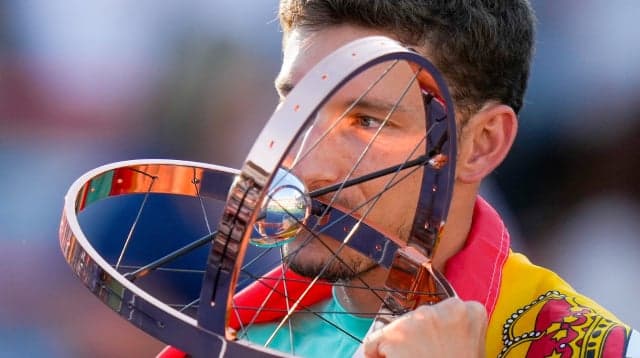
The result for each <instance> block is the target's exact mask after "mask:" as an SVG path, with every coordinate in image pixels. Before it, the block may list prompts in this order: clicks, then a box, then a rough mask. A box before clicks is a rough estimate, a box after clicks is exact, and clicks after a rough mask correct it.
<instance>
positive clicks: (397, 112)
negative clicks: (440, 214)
mask: <svg viewBox="0 0 640 358" xmlns="http://www.w3.org/2000/svg"><path fill="white" fill-rule="evenodd" d="M380 34H382V33H380V32H374V31H372V30H365V29H361V28H356V27H352V26H340V27H332V28H327V29H324V30H320V31H314V32H309V31H305V30H300V29H295V30H293V31H292V32H290V33H289V34H288V36H287V39H286V44H285V48H284V59H283V64H282V68H281V70H280V73H279V75H278V78H277V79H276V87H277V89H278V92H279V94H280V96H281V98H284V97H286V95H287V93H288V92H289V91H290V90H291V89H292V88H293V87H295V86H296V84H297V83H298V82H299V81H300V79H301V78H302V77H303V76H304V75H305V74H306V73H307V72H308V71H309V70H310V69H311V68H312V67H313V66H314V65H315V64H317V63H318V62H319V61H320V60H321V59H322V58H324V57H326V56H327V55H329V54H330V53H331V52H333V51H334V50H336V49H337V48H339V47H341V46H342V45H344V44H346V43H348V42H351V41H353V40H355V39H357V38H361V37H364V36H370V35H380ZM389 68H390V64H389V63H383V64H379V65H376V66H374V67H373V68H371V69H370V70H368V71H366V72H364V73H363V74H361V75H359V76H358V77H356V78H355V79H354V80H351V81H350V82H349V83H348V84H347V85H345V86H344V87H342V88H341V89H339V90H338V91H337V92H336V93H335V94H334V95H333V96H332V97H331V98H330V99H329V101H328V102H327V103H326V104H325V105H324V106H323V107H322V108H321V109H320V111H319V112H318V114H317V116H316V118H315V119H314V121H313V125H312V126H310V127H308V128H307V129H306V131H305V134H304V136H302V137H301V139H300V140H299V141H298V143H296V145H295V146H294V148H295V149H294V150H293V151H292V152H291V153H290V154H289V156H288V157H287V160H286V161H285V166H287V167H289V168H292V169H293V170H292V171H293V173H294V174H295V175H296V176H298V178H300V179H301V180H302V181H303V182H304V183H305V185H306V186H307V188H308V189H309V190H310V191H313V190H315V189H319V188H322V187H326V186H328V185H331V184H336V183H340V182H342V181H343V180H345V178H356V177H359V176H361V175H364V174H368V173H371V172H373V171H376V170H379V169H382V168H387V167H391V166H395V165H398V164H401V163H403V162H405V161H407V160H409V159H412V158H415V157H417V156H419V155H422V154H424V147H425V144H424V138H425V131H426V130H425V123H426V120H425V114H424V104H423V102H422V97H421V95H420V91H419V88H418V85H417V84H416V82H415V81H413V79H414V75H415V73H414V72H413V71H412V70H410V69H409V67H408V66H407V65H406V64H404V63H401V64H399V65H397V66H394V67H392V68H391V70H389ZM385 71H388V74H386V75H385V76H383V77H381V75H382V74H383V73H384V72H385ZM379 78H382V79H381V80H380V81H379V82H378V83H377V84H376V85H375V86H374V87H373V89H371V90H370V91H369V92H368V93H367V94H366V95H365V96H364V98H362V99H361V100H358V101H356V99H358V98H359V97H360V96H361V95H362V94H363V93H365V92H366V91H367V88H368V87H369V86H370V85H371V84H372V83H374V82H375V81H376V80H377V79H379ZM407 88H409V90H408V91H407ZM354 102H357V104H356V106H355V107H353V108H351V109H350V106H351V105H352V104H353V103H354ZM392 108H394V109H393V110H392ZM390 112H391V113H392V114H391V115H389V113H390ZM344 113H347V115H344ZM385 119H387V121H386V124H385V125H384V127H382V130H380V131H379V129H380V127H381V125H382V123H383V122H385ZM416 149H417V150H416ZM363 153H364V154H363ZM407 172H408V171H407ZM407 172H402V174H401V175H398V177H396V178H399V177H401V176H405V175H407V174H408V173H407ZM391 177H392V175H387V176H385V177H381V178H378V179H374V180H370V181H367V182H365V183H362V184H358V185H355V186H352V187H349V188H346V189H344V190H342V191H341V192H339V194H337V195H336V194H335V193H331V194H328V195H326V196H324V197H322V198H321V200H322V201H323V202H325V203H328V202H331V203H332V206H336V207H339V208H341V209H343V210H345V211H350V210H356V216H359V217H364V216H366V218H365V222H366V223H367V224H369V225H370V226H372V227H374V228H376V229H377V230H379V231H381V232H383V233H385V234H386V235H388V236H390V237H393V238H395V239H398V240H401V241H402V240H406V239H407V238H408V235H409V231H410V228H411V224H412V222H413V218H414V213H415V209H416V204H417V199H418V194H419V190H420V180H421V178H422V171H421V170H417V171H415V172H413V173H412V174H410V175H408V176H407V177H406V178H404V179H402V180H401V181H399V182H398V183H397V184H395V185H394V186H393V187H392V188H391V189H388V190H386V192H385V186H386V185H388V183H389V180H390V179H391ZM396 180H397V179H396ZM381 192H385V193H384V194H383V195H381V196H379V199H375V198H376V196H377V195H378V194H379V193H381ZM334 195H335V196H334ZM372 199H374V201H375V205H374V206H373V207H371V208H370V204H365V203H366V202H367V201H369V202H370V203H371V202H372ZM363 204H365V205H363ZM300 236H301V237H300V238H298V239H296V240H294V241H293V242H291V243H289V244H288V245H287V246H286V251H287V252H288V253H289V254H291V253H293V252H296V253H295V254H294V255H291V259H290V260H289V262H288V263H289V265H290V266H291V267H292V268H293V269H294V270H295V271H298V272H299V273H302V274H303V275H307V276H315V275H316V274H317V273H318V271H319V270H320V269H321V268H322V266H323V265H324V263H326V262H327V261H328V260H329V258H330V257H331V256H332V252H331V251H335V250H336V249H337V248H338V246H339V243H338V242H337V241H336V240H333V239H329V238H327V237H323V238H322V239H321V240H322V242H319V239H313V240H305V239H303V238H302V237H303V236H306V235H300ZM340 239H342V238H340ZM327 247H329V248H330V249H327ZM340 259H341V260H334V261H333V263H332V264H331V265H330V267H329V269H328V270H327V272H326V273H325V274H324V277H325V278H328V279H330V280H336V279H349V278H351V277H353V276H354V275H355V274H357V273H360V272H363V271H364V270H367V269H368V268H371V267H373V266H375V263H374V262H373V261H371V260H369V259H368V258H366V257H364V256H363V255H361V254H359V253H358V252H356V251H355V250H352V249H350V248H345V249H344V250H343V251H342V252H341V254H340ZM340 261H342V262H340ZM345 265H346V266H345ZM347 266H348V267H347Z"/></svg>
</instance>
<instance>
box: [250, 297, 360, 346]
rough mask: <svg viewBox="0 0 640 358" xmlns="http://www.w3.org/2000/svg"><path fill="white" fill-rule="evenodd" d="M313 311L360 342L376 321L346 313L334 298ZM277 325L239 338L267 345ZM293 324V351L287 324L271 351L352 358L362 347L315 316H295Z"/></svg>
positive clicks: (256, 327)
mask: <svg viewBox="0 0 640 358" xmlns="http://www.w3.org/2000/svg"><path fill="white" fill-rule="evenodd" d="M311 310H312V311H314V312H323V313H320V315H321V316H322V317H324V318H325V319H326V320H327V321H330V322H332V323H334V324H336V325H337V326H339V327H342V328H343V329H344V330H345V331H347V332H349V333H350V334H352V335H353V336H355V337H357V338H358V339H359V340H360V341H362V339H363V338H364V336H365V335H366V334H367V332H368V331H369V326H371V323H372V322H373V319H372V318H363V317H357V316H354V315H351V314H348V313H346V311H345V310H344V308H343V307H342V306H341V305H340V303H339V302H338V300H336V299H335V296H332V298H331V299H329V300H326V301H324V302H320V303H318V304H316V305H314V306H312V307H311ZM277 325H278V322H274V323H265V324H255V325H253V326H252V327H250V328H248V329H246V330H245V331H244V332H243V333H244V334H245V335H246V336H243V335H241V336H240V337H242V338H244V339H247V340H249V341H251V342H254V343H256V344H260V345H264V343H265V342H266V341H267V339H269V337H270V336H271V333H272V332H273V330H274V329H275V328H276V326H277ZM291 325H292V327H293V350H292V345H291V338H290V335H289V325H288V324H287V323H285V324H284V326H283V327H282V329H280V331H278V333H277V334H276V336H275V338H274V339H273V341H272V342H271V344H269V348H272V349H276V350H278V351H281V352H285V353H289V354H294V355H296V356H301V357H309V358H315V357H320V358H328V357H351V356H352V355H353V353H354V352H355V351H356V350H357V349H358V347H359V346H360V343H359V342H358V341H356V340H355V339H353V338H351V337H349V336H348V335H346V334H345V333H343V332H341V331H339V330H338V329H336V328H335V327H334V326H332V325H330V324H329V323H327V322H325V321H324V320H322V319H321V318H319V317H317V316H315V315H313V314H312V313H308V312H305V311H301V312H300V313H296V314H294V315H293V316H292V318H291Z"/></svg>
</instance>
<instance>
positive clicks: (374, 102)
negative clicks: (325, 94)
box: [341, 98, 415, 113]
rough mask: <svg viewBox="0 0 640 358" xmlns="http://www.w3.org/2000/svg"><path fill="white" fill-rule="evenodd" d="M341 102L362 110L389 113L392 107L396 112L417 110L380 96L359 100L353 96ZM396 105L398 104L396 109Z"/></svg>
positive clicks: (346, 105)
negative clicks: (379, 97)
mask: <svg viewBox="0 0 640 358" xmlns="http://www.w3.org/2000/svg"><path fill="white" fill-rule="evenodd" d="M341 102H342V103H341V105H342V106H343V107H345V108H349V107H351V106H353V107H354V108H358V109H360V110H371V111H375V112H379V113H385V112H386V113H389V112H390V111H391V110H392V109H393V111H394V112H403V113H406V112H415V109H414V110H413V111H412V110H411V109H410V108H408V107H406V106H404V105H403V104H402V103H398V104H397V106H396V102H389V101H387V100H383V99H378V98H362V99H360V100H359V101H358V99H357V98H353V99H348V100H345V101H341ZM356 102H357V103H356ZM394 106H396V107H395V109H394Z"/></svg>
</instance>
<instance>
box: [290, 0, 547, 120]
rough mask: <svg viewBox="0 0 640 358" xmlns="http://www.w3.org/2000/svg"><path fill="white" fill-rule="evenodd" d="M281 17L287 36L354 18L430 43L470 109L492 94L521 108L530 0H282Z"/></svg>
mask: <svg viewBox="0 0 640 358" xmlns="http://www.w3.org/2000/svg"><path fill="white" fill-rule="evenodd" d="M279 17H280V23H281V26H282V29H283V31H284V33H285V36H286V34H287V33H288V32H289V31H291V30H292V29H294V28H296V27H300V28H306V29H310V30H312V31H313V30H320V29H322V28H326V27H329V26H334V25H342V24H351V25H355V26H361V27H365V28H372V29H379V30H383V31H387V32H389V33H392V34H394V35H395V36H396V38H397V39H398V40H400V41H401V42H403V43H405V44H406V45H408V46H414V47H424V48H426V49H427V51H428V52H429V59H430V60H431V61H432V62H433V63H434V64H435V65H436V66H437V67H438V69H440V71H442V73H443V74H444V76H445V78H446V79H447V82H448V84H449V86H450V88H451V92H452V96H453V98H454V100H455V102H456V106H457V107H458V110H461V111H463V113H464V114H465V115H469V114H471V113H473V112H475V111H477V110H478V109H479V108H480V106H481V105H482V104H483V103H484V102H486V101H488V100H496V101H499V102H501V103H504V104H507V105H509V106H511V107H512V108H513V109H514V110H515V111H516V113H517V112H519V111H520V108H521V107H522V104H523V97H524V92H525V89H526V87H527V80H528V77H529V68H530V64H531V57H532V54H533V43H534V35H535V27H534V22H535V16H534V13H533V10H532V8H531V5H530V4H529V1H528V0H448V1H447V0H282V1H281V3H280V10H279Z"/></svg>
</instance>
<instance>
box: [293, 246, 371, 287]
mask: <svg viewBox="0 0 640 358" xmlns="http://www.w3.org/2000/svg"><path fill="white" fill-rule="evenodd" d="M349 250H350V251H352V252H350V253H349V255H342V254H341V255H340V256H339V257H335V255H334V254H332V253H331V251H330V250H329V249H327V248H326V247H324V246H322V244H318V243H316V244H311V243H309V244H306V245H304V246H303V247H296V246H294V245H286V246H285V250H284V251H285V259H284V263H285V264H286V265H287V266H288V267H289V268H290V269H291V270H292V271H293V272H295V273H297V274H299V275H302V276H305V277H309V278H315V277H319V278H321V279H324V280H327V281H329V282H338V281H351V280H352V279H354V278H356V277H357V276H358V275H360V274H361V273H362V272H364V271H367V270H369V269H370V268H371V267H373V266H376V265H377V264H376V262H375V261H373V260H371V259H369V258H368V257H366V256H364V255H362V254H360V253H357V252H355V250H353V249H350V248H348V247H345V248H344V249H343V250H342V252H344V251H349Z"/></svg>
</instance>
